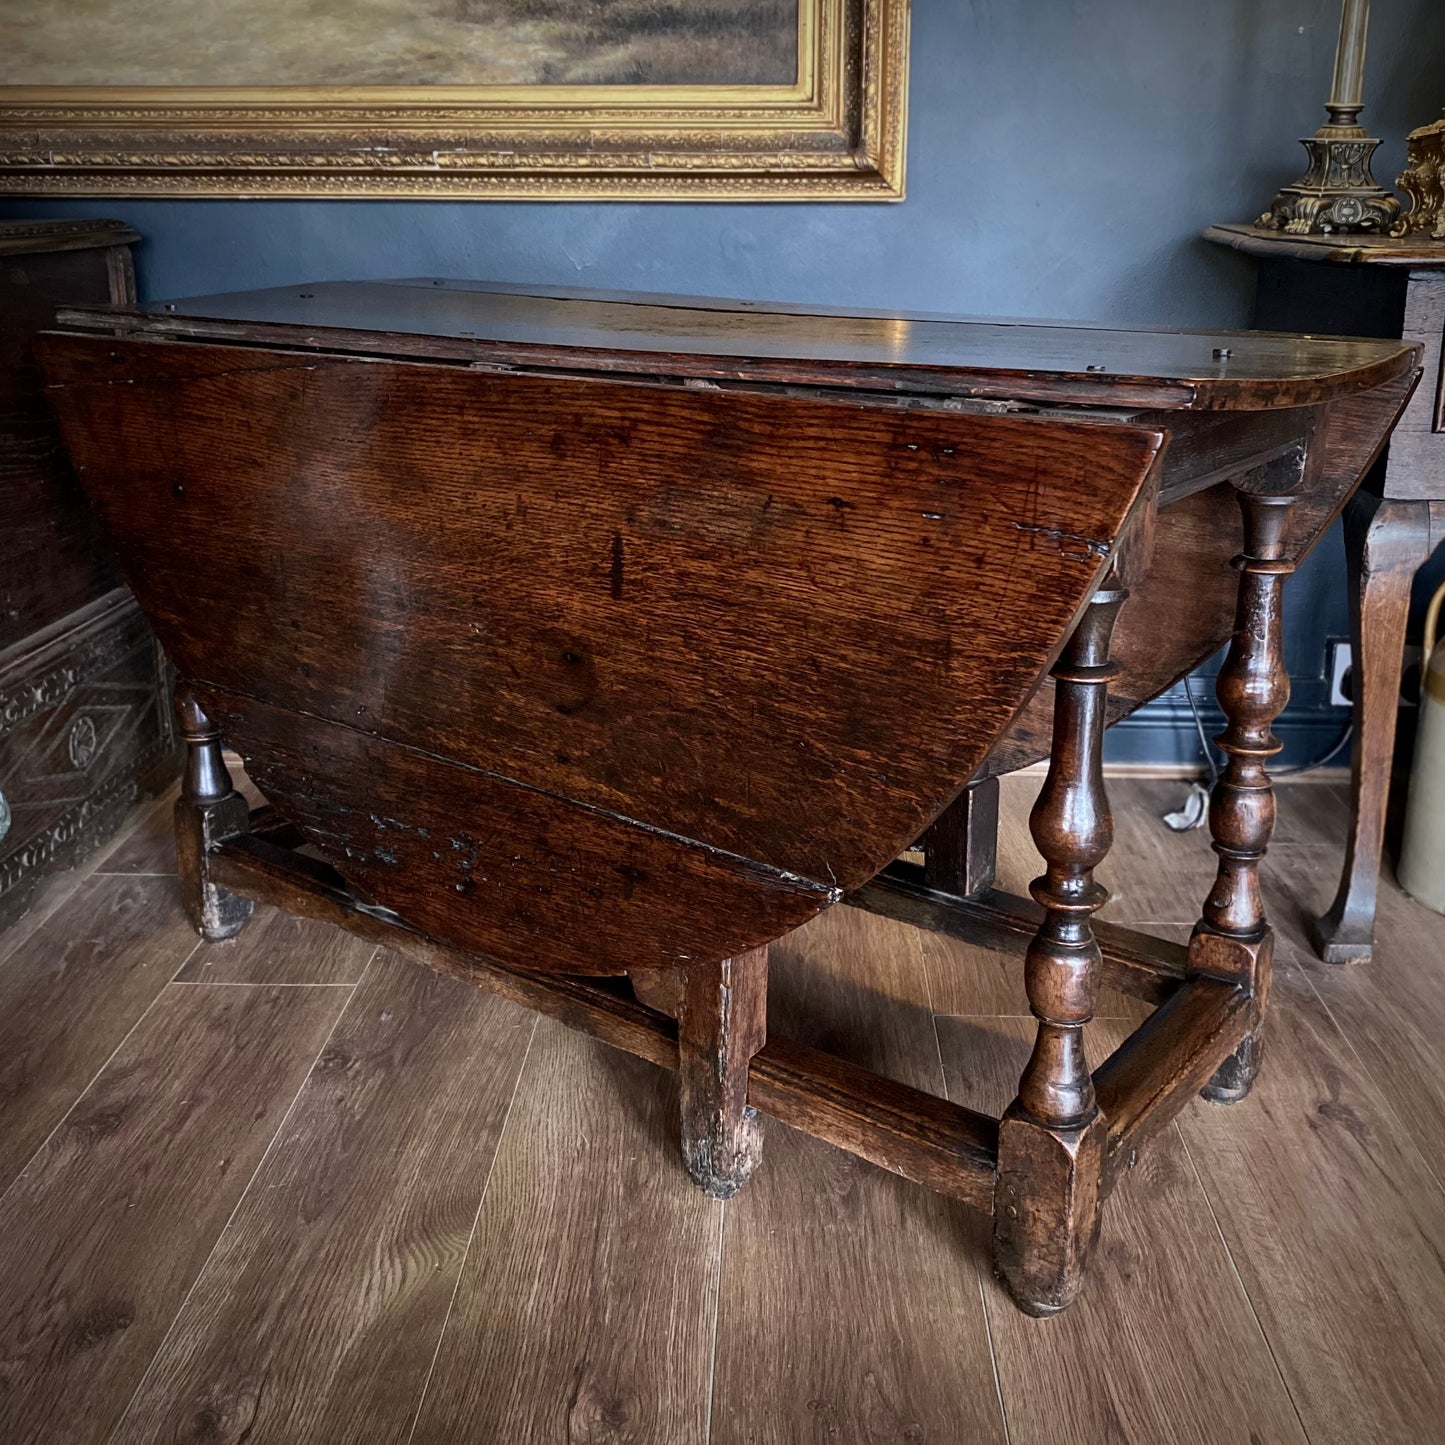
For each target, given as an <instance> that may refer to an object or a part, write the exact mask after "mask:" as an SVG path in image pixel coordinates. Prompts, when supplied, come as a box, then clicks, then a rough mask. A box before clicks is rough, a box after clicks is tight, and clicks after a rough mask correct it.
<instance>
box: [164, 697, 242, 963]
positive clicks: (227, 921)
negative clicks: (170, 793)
mask: <svg viewBox="0 0 1445 1445" xmlns="http://www.w3.org/2000/svg"><path fill="white" fill-rule="evenodd" d="M176 713H177V715H178V716H179V718H180V731H181V736H182V737H183V738H184V739H185V743H186V771H185V775H184V777H183V778H182V780H181V795H180V797H179V798H178V799H177V800H176V813H175V822H176V863H177V871H178V873H179V875H180V883H181V902H182V905H183V906H184V907H185V910H186V916H187V917H188V918H189V919H190V921H191V923H192V925H193V926H194V928H195V930H196V932H197V933H199V934H200V935H201V937H202V938H204V939H207V940H208V941H212V942H214V941H217V940H219V939H223V938H234V937H235V936H236V934H238V933H239V932H240V931H241V929H242V927H243V926H244V925H245V922H246V920H247V919H248V918H249V917H250V916H251V908H252V905H251V900H250V899H249V898H243V897H242V896H241V895H240V894H239V893H231V892H228V891H227V890H226V889H224V888H220V887H218V886H217V885H216V884H214V883H212V882H211V879H210V874H209V868H208V859H209V854H210V850H211V849H212V848H213V847H215V845H216V844H217V843H221V842H223V841H225V840H226V839H227V838H234V837H236V836H237V835H238V834H240V833H244V832H245V831H246V829H247V827H248V826H249V823H250V818H251V808H250V804H248V803H247V802H246V800H245V798H243V797H242V796H241V794H240V793H238V792H237V791H236V790H235V789H234V788H233V787H232V786H231V775H230V773H229V772H228V771H227V768H226V762H225V759H224V758H223V757H222V755H221V734H220V730H219V729H218V728H217V727H216V726H215V724H214V723H212V722H211V720H210V719H209V718H208V717H207V716H206V714H205V713H204V712H203V711H202V710H201V707H200V704H199V703H198V702H197V701H196V699H195V697H194V696H193V695H192V693H191V691H190V689H189V688H187V687H184V686H182V687H179V688H177V689H176Z"/></svg>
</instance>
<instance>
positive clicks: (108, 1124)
mask: <svg viewBox="0 0 1445 1445" xmlns="http://www.w3.org/2000/svg"><path fill="white" fill-rule="evenodd" d="M344 1002H345V995H344V993H342V991H341V990H339V989H298V988H278V989H221V988H217V989H196V988H186V987H184V986H182V985H172V986H170V987H169V988H167V989H166V991H165V993H164V994H163V995H162V996H161V998H159V999H158V1000H157V1001H156V1004H155V1006H154V1007H153V1008H152V1009H151V1010H150V1012H149V1013H148V1014H147V1016H146V1018H145V1019H144V1020H143V1022H142V1023H141V1025H140V1026H139V1027H138V1028H137V1029H136V1030H135V1031H134V1032H133V1033H132V1034H131V1035H130V1037H129V1038H128V1039H127V1041H126V1043H125V1044H124V1046H123V1047H122V1048H121V1049H120V1051H119V1052H118V1053H117V1054H116V1056H115V1058H114V1059H112V1060H111V1062H110V1063H109V1064H108V1065H107V1067H106V1068H105V1069H104V1070H103V1072H102V1073H101V1075H100V1076H99V1078H97V1080H96V1081H95V1083H94V1084H93V1085H92V1086H91V1088H90V1089H88V1090H87V1091H86V1093H85V1094H84V1095H83V1096H82V1098H81V1099H80V1101H79V1102H78V1103H77V1105H76V1106H75V1108H74V1109H73V1110H72V1111H71V1112H70V1114H69V1115H68V1117H67V1118H66V1119H65V1122H64V1123H63V1124H62V1125H61V1126H60V1128H59V1129H57V1130H56V1131H55V1133H54V1134H52V1135H51V1137H50V1139H49V1140H48V1141H47V1143H46V1144H45V1146H44V1148H43V1149H41V1151H40V1152H39V1154H37V1155H36V1157H35V1158H34V1159H33V1160H32V1161H31V1163H30V1164H29V1166H28V1167H27V1168H26V1170H25V1172H24V1173H23V1174H22V1175H21V1176H20V1178H19V1179H17V1180H16V1182H15V1183H14V1184H13V1185H12V1186H11V1187H10V1189H9V1191H8V1192H7V1193H6V1195H5V1197H4V1199H3V1200H0V1240H3V1242H4V1243H3V1249H4V1255H5V1260H4V1263H5V1269H4V1284H3V1298H0V1361H3V1365H0V1370H3V1381H4V1389H3V1391H0V1440H5V1441H7V1442H8V1441H15V1442H22V1441H23V1442H27V1445H40V1442H51V1441H53V1442H56V1445H76V1442H79V1441H92V1440H94V1441H99V1440H103V1439H105V1438H106V1437H107V1436H108V1435H109V1434H110V1431H111V1430H112V1428H113V1427H114V1425H115V1423H116V1421H117V1420H118V1419H119V1418H120V1416H121V1413H122V1411H124V1409H125V1407H126V1404H127V1402H128V1401H129V1399H130V1397H131V1395H132V1393H133V1392H134V1390H135V1388H136V1386H137V1384H139V1382H140V1379H141V1377H142V1375H143V1374H144V1373H145V1370H146V1367H147V1366H148V1365H149V1363H150V1361H151V1359H152V1358H153V1357H154V1355H155V1352H156V1349H157V1348H158V1346H159V1345H160V1343H161V1340H162V1339H163V1337H164V1336H165V1334H166V1331H167V1329H168V1328H169V1327H170V1324H171V1321H172V1320H173V1319H174V1318H175V1315H176V1312H177V1310H179V1308H180V1306H181V1302H182V1301H183V1299H184V1298H185V1295H186V1292H187V1291H188V1290H189V1289H190V1287H191V1285H192V1283H193V1282H194V1281H195V1278H196V1276H197V1275H198V1274H199V1272H200V1270H201V1266H202V1265H203V1264H204V1263H205V1261H206V1257H207V1256H208V1255H209V1254H210V1252H211V1248H212V1246H213V1245H214V1244H215V1242H216V1239H217V1237H218V1236H219V1235H220V1233H221V1230H222V1228H223V1227H224V1225H225V1223H226V1220H227V1219H228V1218H229V1216H230V1214H231V1211H232V1209H233V1208H234V1207H235V1204H236V1201H237V1200H238V1199H239V1198H240V1195H241V1193H242V1191H243V1190H244V1189H245V1187H246V1184H247V1182H248V1181H249V1180H250V1178H251V1176H252V1174H253V1173H254V1172H255V1170H256V1166H257V1165H258V1164H259V1163H260V1161H261V1158H262V1156H263V1154H264V1153H265V1151H266V1148H267V1146H268V1145H269V1144H270V1142H271V1139H272V1136H273V1135H274V1134H275V1132H276V1129H277V1127H278V1126H279V1124H280V1122H281V1119H282V1117H283V1116H284V1115H285V1113H286V1110H287V1109H288V1108H289V1107H290V1105H291V1102H292V1100H293V1099H294V1098H295V1096H296V1091H297V1090H298V1089H299V1088H300V1086H301V1083H302V1081H303V1080H304V1079H305V1077H306V1074H307V1071H308V1070H309V1069H310V1068H311V1065H312V1063H313V1062H314V1061H315V1059H316V1056H317V1053H318V1052H319V1051H320V1049H321V1047H322V1045H323V1044H324V1042H325V1040H326V1036H327V1035H328V1034H329V1033H330V1032H331V1028H332V1025H333V1024H334V1023H335V1021H336V1017H337V1015H338V1014H339V1012H340V1010H341V1005H342V1004H343V1003H344Z"/></svg>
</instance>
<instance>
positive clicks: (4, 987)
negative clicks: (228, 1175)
mask: <svg viewBox="0 0 1445 1445" xmlns="http://www.w3.org/2000/svg"><path fill="white" fill-rule="evenodd" d="M195 946H196V935H195V934H194V933H193V932H192V931H191V927H190V925H189V924H188V923H187V922H186V919H185V916H184V914H182V912H181V907H180V903H179V901H178V900H177V898H176V897H175V887H174V884H171V885H170V886H167V884H166V882H165V880H161V879H155V878H108V877H103V876H92V877H90V878H87V879H85V880H84V881H83V882H82V883H81V884H80V885H79V886H78V887H77V888H75V889H74V890H73V891H72V892H71V893H70V894H69V895H68V896H67V897H66V900H65V902H64V904H63V906H62V907H61V908H59V909H57V910H56V911H55V912H54V913H52V914H51V915H50V916H49V917H48V918H47V919H46V920H45V921H44V922H43V923H42V924H41V925H40V926H39V927H38V928H36V929H35V930H34V931H33V932H31V933H29V935H28V936H27V937H26V938H25V939H24V940H23V941H22V942H21V944H20V946H19V947H18V948H17V949H16V950H15V951H14V952H13V953H12V954H11V955H10V957H9V958H8V959H6V961H5V962H4V963H3V964H0V1191H3V1190H4V1189H5V1188H6V1186H7V1185H9V1184H10V1183H11V1181H12V1180H13V1179H14V1178H15V1176H16V1175H17V1174H18V1173H19V1172H20V1170H21V1169H22V1168H23V1167H24V1165H25V1162H26V1160H28V1159H29V1158H30V1156H31V1155H32V1154H34V1152H35V1151H36V1150H37V1149H38V1148H39V1147H40V1145H41V1144H42V1143H43V1142H44V1141H45V1137H46V1136H47V1135H48V1134H49V1133H50V1131H51V1130H52V1129H53V1128H54V1127H55V1126H56V1125H57V1124H58V1123H59V1122H60V1121H61V1119H62V1118H64V1116H65V1113H66V1111H67V1110H68V1109H69V1108H70V1107H71V1105H72V1104H74V1103H75V1101H76V1099H78V1098H79V1097H80V1094H81V1093H82V1091H83V1090H84V1089H85V1088H86V1086H87V1085H88V1084H89V1083H90V1081H91V1080H92V1079H93V1078H94V1077H95V1074H96V1072H97V1070H99V1069H100V1067H101V1066H102V1065H103V1064H104V1063H105V1061H106V1060H107V1059H108V1058H109V1057H110V1056H111V1055H112V1054H113V1053H114V1052H115V1050H116V1049H117V1047H119V1045H120V1043H121V1041H122V1040H123V1039H124V1038H125V1036H126V1035H127V1034H128V1033H129V1032H130V1030H131V1029H132V1028H133V1027H134V1025H135V1023H136V1021H137V1020H138V1019H139V1018H140V1017H141V1016H142V1015H143V1014H144V1013H145V1011H146V1010H147V1009H148V1008H149V1007H150V1006H151V1004H152V1002H153V1001H154V1000H155V998H156V995H157V994H159V993H160V991H161V990H162V989H163V988H164V987H165V986H166V984H167V983H169V982H170V980H171V979H172V978H173V977H174V976H175V974H176V971H177V970H178V969H179V968H180V967H181V965H182V964H183V963H184V962H185V961H186V958H187V956H188V955H189V954H190V953H191V952H192V950H193V949H194V948H195Z"/></svg>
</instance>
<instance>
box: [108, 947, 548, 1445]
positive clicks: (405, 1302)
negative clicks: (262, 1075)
mask: <svg viewBox="0 0 1445 1445" xmlns="http://www.w3.org/2000/svg"><path fill="white" fill-rule="evenodd" d="M282 956H283V957H284V958H285V959H286V960H288V961H292V962H300V961H302V960H303V959H304V956H305V955H304V952H303V951H301V950H297V949H294V948H293V949H290V950H287V951H286V952H285V953H284V954H283V955H282ZM301 972H302V973H303V975H304V969H303V970H301ZM532 1027H533V1020H532V1018H531V1017H530V1016H529V1015H528V1014H527V1013H525V1012H524V1011H523V1010H521V1009H518V1008H516V1007H514V1006H513V1005H511V1004H507V1003H503V1002H501V1001H500V1000H498V999H494V998H491V997H489V996H488V995H486V994H483V993H481V992H480V991H478V990H475V989H469V988H467V986H466V985H465V984H460V983H456V982H454V981H453V980H450V979H444V978H441V977H439V976H438V975H436V974H433V973H431V972H429V971H427V970H425V969H421V968H418V967H417V966H416V965H415V964H413V963H410V962H409V961H407V960H406V959H402V958H400V957H398V956H397V955H395V954H383V955H381V956H380V957H379V958H378V959H377V960H376V962H375V963H374V964H373V966H372V967H371V969H370V970H369V971H368V973H367V977H366V979H365V981H364V982H363V983H362V984H361V986H360V987H359V988H358V989H357V990H356V992H355V994H354V996H353V997H352V999H351V1002H350V1004H349V1005H348V1007H347V1010H346V1013H345V1014H344V1015H343V1016H342V1018H341V1020H340V1022H339V1023H338V1025H337V1027H336V1030H335V1032H334V1033H333V1034H332V1035H331V1038H330V1040H329V1041H328V1042H327V1045H326V1049H325V1052H324V1053H323V1054H322V1056H321V1058H320V1059H319V1060H318V1061H317V1063H316V1066H315V1068H314V1069H313V1070H312V1072H311V1074H310V1076H309V1078H308V1079H307V1081H306V1084H305V1086H304V1087H303V1088H302V1090H301V1093H300V1094H299V1095H298V1097H297V1099H296V1105H295V1107H294V1109H293V1110H292V1111H291V1113H290V1115H289V1117H288V1119H287V1122H286V1127H285V1129H284V1130H283V1132H282V1133H281V1135H280V1136H279V1138H278V1140H277V1143H276V1146H275V1147H274V1148H273V1149H272V1151H271V1153H270V1154H269V1155H268V1157H267V1159H266V1162H265V1164H264V1165H263V1166H262V1168H261V1170H260V1172H259V1173H258V1174H257V1176H256V1179H255V1182H254V1183H253V1184H252V1186H251V1188H250V1190H249V1191H248V1192H247V1194H246V1197H245V1199H244V1201H243V1202H242V1204H241V1206H240V1208H239V1209H238V1210H237V1212H236V1215H235V1218H234V1219H233V1220H232V1221H231V1223H230V1225H229V1227H228V1228H227V1230H226V1233H225V1235H224V1236H223V1237H222V1239H221V1241H220V1244H219V1246H218V1247H217V1249H216V1251H215V1253H214V1254H213V1255H212V1257H211V1259H210V1261H209V1263H208V1264H207V1266H206V1269H205V1272H204V1273H203V1274H202V1275H201V1277H200V1279H199V1280H198V1281H197V1283H196V1286H195V1288H194V1289H193V1290H192V1291H191V1293H190V1295H189V1297H188V1298H187V1300H186V1305H185V1308H184V1309H183V1310H182V1311H181V1313H180V1315H179V1317H178V1318H177V1319H176V1322H175V1325H174V1327H173V1328H172V1330H171V1331H170V1334H169V1335H168V1336H167V1339H166V1342H165V1345H164V1346H163V1347H162V1349H161V1351H160V1353H159V1354H158V1355H157V1356H156V1359H155V1361H154V1363H153V1364H152V1366H151V1368H150V1371H149V1372H148V1374H147V1376H146V1379H145V1383H144V1384H143V1385H142V1386H141V1388H140V1390H139V1391H138V1393H137V1394H136V1397H135V1399H134V1400H133V1401H132V1403H131V1405H130V1408H129V1410H128V1411H127V1412H126V1416H125V1418H124V1420H122V1422H121V1424H120V1426H119V1428H118V1430H117V1432H116V1434H115V1436H114V1439H116V1440H117V1441H134V1442H140V1441H162V1440H164V1441H195V1442H201V1441H206V1442H217V1445H218V1442H221V1441H237V1442H239V1441H245V1440H285V1441H290V1442H296V1445H300V1442H303V1441H307V1442H317V1441H333V1440H334V1441H358V1440H365V1441H370V1442H381V1441H403V1442H404V1441H406V1440H407V1438H408V1436H409V1434H410V1431H411V1426H412V1417H413V1415H414V1413H415V1408H416V1401H417V1400H418V1399H419V1398H420V1396H421V1392H422V1389H423V1387H424V1386H425V1384H426V1379H427V1374H428V1372H429V1370H430V1368H431V1363H432V1357H433V1354H434V1353H435V1349H436V1340H437V1338H438V1337H439V1335H440V1334H441V1330H442V1325H443V1323H444V1321H445V1319H446V1315H447V1310H448V1308H449V1306H450V1304H451V1299H452V1292H453V1290H454V1289H455V1287H456V1282H457V1275H458V1272H459V1271H460V1269H461V1264H462V1259H463V1257H464V1256H465V1254H466V1251H467V1245H468V1243H469V1241H470V1238H471V1230H472V1223H473V1220H474V1219H475V1217H476V1211H477V1202H478V1200H479V1199H480V1198H481V1196H482V1192H483V1190H484V1188H485V1187H486V1182H487V1178H488V1175H489V1173H490V1171H491V1167H492V1159H493V1156H494V1154H495V1151H496V1145H497V1140H498V1139H499V1138H500V1136H501V1132H502V1126H503V1123H504V1121H505V1120H506V1117H507V1111H508V1109H509V1107H510V1105H511V1102H512V1094H513V1090H514V1088H515V1085H516V1080H517V1074H518V1071H519V1069H520V1068H521V1065H522V1060H523V1058H524V1056H525V1054H526V1049H527V1045H528V1042H529V1040H530V1039H531V1035H532Z"/></svg>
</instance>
